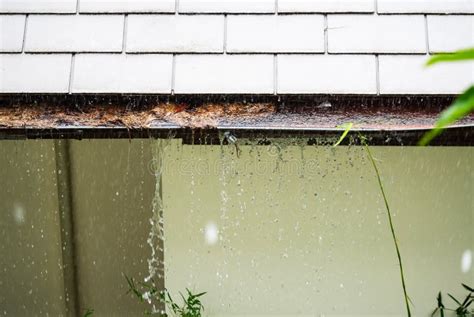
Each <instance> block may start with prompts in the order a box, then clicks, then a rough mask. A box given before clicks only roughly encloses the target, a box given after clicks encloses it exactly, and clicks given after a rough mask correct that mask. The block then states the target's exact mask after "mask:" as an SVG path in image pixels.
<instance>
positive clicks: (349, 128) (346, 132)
mask: <svg viewBox="0 0 474 317" xmlns="http://www.w3.org/2000/svg"><path fill="white" fill-rule="evenodd" d="M353 125H354V124H353V123H352V122H349V123H346V124H343V125H340V126H338V128H343V129H344V132H343V133H342V135H341V137H340V138H339V140H338V141H337V142H336V143H335V144H334V145H333V147H336V146H338V145H339V144H341V142H342V141H344V139H345V138H346V136H347V134H348V133H349V131H351V129H352V126H353Z"/></svg>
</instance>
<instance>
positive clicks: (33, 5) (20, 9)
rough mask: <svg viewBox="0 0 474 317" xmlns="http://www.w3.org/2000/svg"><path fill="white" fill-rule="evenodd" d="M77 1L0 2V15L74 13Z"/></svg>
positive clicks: (34, 0)
mask: <svg viewBox="0 0 474 317" xmlns="http://www.w3.org/2000/svg"><path fill="white" fill-rule="evenodd" d="M76 6H77V0H0V13H74V12H76V9H77V7H76Z"/></svg>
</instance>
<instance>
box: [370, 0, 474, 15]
mask: <svg viewBox="0 0 474 317" xmlns="http://www.w3.org/2000/svg"><path fill="white" fill-rule="evenodd" d="M377 6H378V12H379V13H441V14H446V13H474V2H473V0H377Z"/></svg>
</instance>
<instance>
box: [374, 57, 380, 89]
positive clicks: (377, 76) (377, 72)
mask: <svg viewBox="0 0 474 317" xmlns="http://www.w3.org/2000/svg"><path fill="white" fill-rule="evenodd" d="M375 87H376V91H377V96H379V95H380V61H379V54H375Z"/></svg>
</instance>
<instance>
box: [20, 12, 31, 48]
mask: <svg viewBox="0 0 474 317" xmlns="http://www.w3.org/2000/svg"><path fill="white" fill-rule="evenodd" d="M29 17H30V15H29V14H27V15H25V25H24V29H23V42H22V43H21V53H23V54H24V53H25V46H26V30H27V28H28V19H29Z"/></svg>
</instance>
